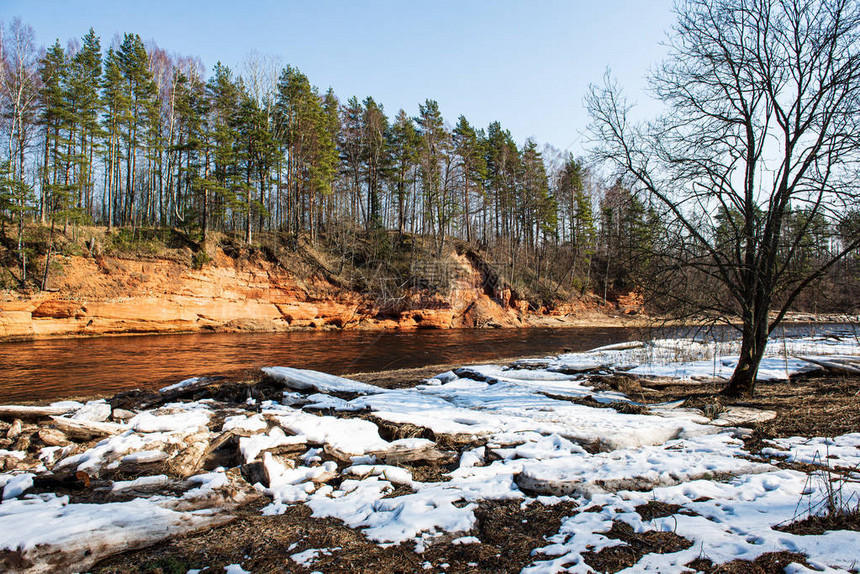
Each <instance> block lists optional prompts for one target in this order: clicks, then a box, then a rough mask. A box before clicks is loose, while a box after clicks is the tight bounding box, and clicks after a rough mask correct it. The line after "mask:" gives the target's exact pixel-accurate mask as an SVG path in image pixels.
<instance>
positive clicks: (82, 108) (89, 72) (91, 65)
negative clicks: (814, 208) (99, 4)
mask: <svg viewBox="0 0 860 574" xmlns="http://www.w3.org/2000/svg"><path fill="white" fill-rule="evenodd" d="M71 64H72V65H71V77H70V79H69V84H70V86H69V89H70V90H71V91H72V92H73V93H74V94H75V95H74V101H75V104H76V107H75V109H74V110H70V113H72V114H73V115H74V116H75V119H74V122H75V123H76V124H77V126H78V127H77V136H78V143H77V144H76V148H77V150H78V152H77V153H78V158H77V163H78V165H79V166H80V170H79V174H78V182H77V190H78V193H79V196H78V202H77V203H78V205H77V207H78V208H81V209H84V210H85V211H86V213H88V214H91V213H92V207H93V188H94V186H95V181H94V179H93V171H94V170H93V167H94V166H93V161H94V156H95V147H96V141H97V140H98V137H99V127H100V126H99V110H100V106H101V102H100V100H99V84H100V79H101V75H102V55H101V45H100V42H99V37H98V36H96V33H95V31H94V30H93V29H92V28H90V30H89V32H87V34H86V35H85V36H84V38H83V42H82V45H81V49H80V50H79V51H78V53H77V54H75V56H74V58H73V59H72V63H71Z"/></svg>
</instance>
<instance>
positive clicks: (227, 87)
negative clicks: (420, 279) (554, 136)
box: [0, 20, 857, 310]
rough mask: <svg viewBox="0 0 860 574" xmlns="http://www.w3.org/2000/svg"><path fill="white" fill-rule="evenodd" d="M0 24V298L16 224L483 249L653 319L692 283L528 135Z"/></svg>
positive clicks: (543, 286) (16, 248)
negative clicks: (634, 294) (646, 311)
mask: <svg viewBox="0 0 860 574" xmlns="http://www.w3.org/2000/svg"><path fill="white" fill-rule="evenodd" d="M0 28H2V41H0V50H2V52H0V60H2V68H3V69H2V83H0V110H2V130H3V135H4V137H3V140H2V142H0V146H2V151H3V152H4V153H3V154H2V158H3V162H2V165H0V214H2V216H3V218H2V219H3V223H2V225H3V227H2V236H3V238H4V246H5V248H6V250H7V252H8V254H9V255H10V256H11V257H13V259H14V263H15V267H16V269H17V271H16V272H15V274H14V282H17V283H18V284H19V285H26V282H27V278H28V273H29V276H30V277H31V283H32V284H35V285H39V284H40V282H39V281H38V279H33V278H32V277H33V275H34V274H33V272H32V268H33V267H34V266H33V265H31V266H30V269H31V270H30V271H28V259H33V253H32V252H31V251H32V250H28V237H27V233H28V229H32V228H33V225H34V224H35V225H36V226H39V225H41V226H43V227H50V228H51V230H52V231H51V234H52V235H51V236H53V230H54V228H55V227H63V228H65V227H66V226H67V225H70V224H71V225H76V224H98V225H103V226H106V227H107V228H108V229H109V230H110V229H113V228H124V229H127V228H132V229H135V228H144V227H148V228H152V227H160V228H167V227H172V228H178V229H181V230H183V231H184V232H186V233H188V234H189V236H193V237H198V238H200V239H201V240H203V241H205V238H206V235H207V233H210V234H211V233H212V232H229V233H232V234H235V235H237V236H240V237H242V238H243V239H244V241H245V242H246V243H249V244H250V243H253V242H254V241H255V239H256V238H257V237H258V236H259V234H270V233H273V232H277V233H285V234H289V235H292V236H302V237H306V238H308V239H309V241H310V242H311V243H314V244H316V243H322V244H324V245H325V246H328V247H331V248H333V249H336V250H337V251H339V252H340V253H341V254H352V255H353V256H354V255H355V249H354V246H355V244H356V243H357V242H359V241H362V242H369V243H370V244H371V245H373V246H374V249H373V252H374V253H376V254H377V255H378V256H380V257H384V256H385V253H386V252H387V250H390V249H391V248H392V246H393V245H395V244H397V241H398V238H400V239H401V240H402V238H403V237H404V236H406V235H411V236H422V237H424V238H425V239H427V241H422V242H420V243H419V242H413V243H412V245H417V244H420V245H421V246H422V249H425V250H427V251H432V252H433V253H435V254H436V255H441V254H442V252H443V249H444V247H445V246H446V242H450V241H451V240H452V239H453V240H458V241H461V242H464V243H465V244H467V245H470V246H472V247H474V248H477V249H481V250H483V251H484V252H485V254H486V256H487V258H488V260H490V261H493V262H496V263H497V264H498V265H497V267H498V269H497V271H498V272H499V274H500V275H501V276H503V278H504V279H505V280H506V281H507V282H508V283H510V284H513V285H515V286H516V285H517V284H519V285H526V286H528V287H529V288H530V290H531V291H532V293H533V294H535V295H536V296H537V297H536V300H537V304H541V303H546V304H549V303H550V302H551V301H552V300H553V299H556V298H559V297H561V296H570V295H572V294H577V293H578V294H580V295H581V294H585V293H586V292H590V291H594V292H595V293H597V294H598V295H600V296H601V297H602V298H603V299H612V298H613V297H614V296H615V295H617V294H618V293H621V292H624V291H628V290H630V289H633V288H635V287H636V286H637V285H644V284H645V283H646V282H647V280H648V278H652V279H656V280H652V281H651V282H650V286H651V287H652V291H653V293H655V294H656V295H657V298H656V299H655V300H654V303H655V305H657V307H658V308H659V307H660V305H663V306H667V305H670V304H671V305H676V304H677V302H678V301H679V300H684V299H685V297H684V294H685V293H691V292H696V293H701V292H703V291H704V292H707V291H708V289H710V287H709V286H708V285H707V282H705V284H704V285H703V283H702V278H703V275H701V274H699V275H695V274H693V276H692V277H691V276H689V275H684V274H677V273H675V274H673V275H672V277H684V278H685V280H684V281H681V282H679V281H667V280H666V279H665V276H666V275H665V270H666V269H667V268H668V269H671V262H670V264H669V265H667V264H666V259H665V257H664V256H665V255H666V254H667V253H679V252H680V251H679V250H678V248H677V245H678V241H682V240H683V238H680V239H679V236H678V234H677V230H676V229H673V228H672V226H671V225H667V222H668V221H669V220H670V218H668V217H667V216H666V213H665V206H661V205H660V203H659V202H653V201H652V200H653V198H652V197H651V196H649V195H648V194H640V193H637V192H634V191H635V188H636V185H635V183H636V182H635V181H634V182H633V184H631V183H630V182H629V181H626V180H624V179H621V178H616V177H614V176H613V177H612V178H611V179H602V178H600V177H597V176H596V175H595V172H594V170H592V169H591V168H590V167H589V166H588V165H586V164H585V163H584V162H583V161H582V160H580V159H577V158H574V157H572V156H571V155H570V154H565V153H564V152H562V151H560V150H557V149H554V148H552V147H551V146H539V145H538V143H537V142H535V141H534V140H532V139H529V140H526V141H525V142H524V143H522V144H518V143H517V142H516V141H514V138H513V137H512V135H511V134H510V132H509V131H508V130H506V129H504V128H503V126H502V125H501V124H500V123H499V122H493V123H491V124H490V125H489V126H487V127H486V128H483V127H476V126H473V125H472V124H471V123H470V122H469V121H468V119H467V118H465V117H464V116H462V115H461V116H459V117H458V118H457V120H456V121H455V122H453V123H451V122H448V121H446V120H445V118H443V117H442V114H441V112H440V108H439V105H438V103H437V102H436V101H434V100H432V99H427V100H426V101H425V102H423V103H420V104H419V105H418V106H417V114H416V115H410V114H409V113H407V112H406V111H405V110H402V109H401V110H398V112H397V113H395V114H393V115H390V114H388V113H387V112H386V110H385V108H384V106H383V105H382V103H380V102H377V101H376V100H375V99H374V98H373V97H370V96H368V97H365V98H363V99H359V98H358V97H351V98H349V99H346V100H345V101H344V100H341V99H340V98H339V97H338V96H337V95H336V94H335V93H334V91H333V90H332V89H328V90H320V89H319V88H318V87H316V86H314V85H313V84H312V83H311V81H310V80H309V79H308V77H307V76H306V75H305V74H303V73H302V72H301V71H300V70H298V69H297V68H295V67H293V66H289V65H287V66H284V67H281V66H279V65H278V64H277V62H276V60H275V59H273V58H269V57H264V56H260V55H250V56H249V57H248V58H247V59H246V61H245V62H244V63H243V64H242V65H241V66H240V69H239V70H231V69H230V68H229V67H227V66H225V65H223V64H221V63H218V64H216V65H215V66H214V68H213V69H212V70H211V73H209V74H208V76H207V75H206V74H205V73H204V70H203V66H202V64H201V63H200V61H199V59H197V58H195V57H190V56H181V55H176V54H171V53H168V52H167V51H166V50H164V49H162V48H160V47H158V46H157V45H156V44H155V43H153V42H149V43H145V42H144V41H142V40H141V38H140V37H139V36H138V35H136V34H131V33H127V34H124V35H123V36H121V37H117V38H115V39H114V40H113V41H112V42H111V44H110V45H109V46H107V48H106V49H105V47H104V46H103V45H102V41H101V39H100V38H99V36H98V35H96V33H95V32H94V31H93V30H92V29H91V30H89V32H87V33H86V34H85V35H84V36H83V37H82V38H81V39H80V40H77V39H73V40H70V41H69V42H68V43H67V44H66V45H65V46H64V45H63V44H61V43H60V41H59V40H57V41H55V42H54V43H53V44H52V45H50V46H49V47H47V48H43V47H40V46H38V45H37V43H36V40H35V33H34V31H33V30H32V29H31V28H30V27H29V26H27V25H26V24H24V23H22V22H20V21H19V20H13V21H12V22H11V23H9V24H7V25H3V26H2V27H0ZM621 175H623V174H621ZM640 187H641V186H640ZM789 212H790V213H789V215H788V217H787V224H786V226H785V232H784V235H785V237H786V240H785V241H784V242H783V243H784V244H785V246H784V249H785V250H789V249H790V250H791V258H790V259H791V261H790V264H791V265H792V266H799V267H798V268H800V267H804V266H805V267H809V266H814V265H815V264H816V262H818V261H821V260H826V259H827V257H828V254H829V253H830V251H832V249H833V248H834V242H835V241H836V242H838V239H839V237H840V236H842V235H844V233H845V228H844V227H841V228H840V227H838V226H835V225H831V223H830V222H829V221H827V220H825V219H824V218H822V217H813V218H810V217H808V209H807V208H805V207H803V206H798V207H797V208H796V209H789ZM737 219H738V218H737V213H736V210H732V209H731V208H730V207H726V208H725V209H723V210H722V211H720V212H719V213H717V215H716V216H715V219H714V221H715V222H716V224H715V225H714V226H712V228H711V229H709V230H708V233H709V237H710V236H713V237H714V238H715V240H717V241H716V242H717V243H719V241H718V240H719V238H720V237H722V236H726V237H729V236H730V235H731V234H732V232H733V230H735V229H736V228H737ZM810 221H811V222H812V223H814V225H813V224H812V223H810ZM798 227H802V236H803V240H802V241H797V242H796V241H794V239H793V238H794V236H795V233H794V231H796V228H798ZM721 234H722V235H721ZM50 242H51V240H49V241H48V243H49V244H50ZM726 249H729V246H728V243H726ZM50 253H51V247H50V245H49V247H48V249H47V257H46V258H45V261H44V269H45V273H47V269H48V267H49V259H50ZM362 257H363V258H365V259H366V258H367V256H366V254H363V255H362ZM856 266H857V259H856V258H855V257H853V256H852V257H847V258H844V259H842V260H841V261H840V262H839V264H838V265H836V266H833V267H830V268H828V273H827V274H826V276H825V277H823V278H820V279H819V282H822V281H823V282H824V284H825V285H826V287H827V288H826V289H824V291H825V292H831V293H836V296H834V297H833V299H832V303H831V304H830V305H828V304H826V303H824V304H821V299H820V298H816V297H813V298H811V299H809V300H807V301H804V300H803V299H801V300H799V301H798V304H800V305H801V306H803V305H804V303H806V304H807V306H809V304H811V303H812V302H815V303H816V304H821V306H820V307H819V309H820V310H827V309H828V308H839V307H844V306H845V304H846V303H845V302H846V301H851V300H852V298H853V295H854V294H855V293H856V290H854V288H853V282H846V280H845V278H846V277H853V276H855V275H856ZM11 267H12V266H11V265H9V264H8V262H7V269H9V268H11ZM705 279H706V277H705ZM42 283H44V282H42ZM665 287H671V291H670V290H667V289H665ZM837 287H838V289H837ZM661 288H663V289H661ZM715 295H720V294H719V293H716V292H715Z"/></svg>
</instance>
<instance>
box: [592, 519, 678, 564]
mask: <svg viewBox="0 0 860 574" xmlns="http://www.w3.org/2000/svg"><path fill="white" fill-rule="evenodd" d="M603 535H604V536H606V537H607V538H612V539H615V540H621V541H622V542H624V544H622V545H619V546H610V547H608V548H604V549H603V550H601V551H600V552H583V553H582V557H583V559H584V560H585V563H586V564H588V565H589V566H591V567H592V568H594V569H595V570H596V571H597V572H608V573H614V572H618V571H619V570H623V569H625V568H629V567H631V566H633V565H635V564H636V563H637V562H639V560H640V559H641V558H642V557H643V556H645V555H646V554H667V553H671V552H680V551H681V550H686V549H687V548H689V547H690V546H692V545H693V543H692V542H691V541H690V540H687V539H686V538H682V537H681V536H678V535H677V534H675V533H673V532H657V531H656V530H649V531H647V532H634V531H633V527H632V526H630V525H629V524H627V523H626V522H617V521H616V522H613V523H612V528H611V529H610V530H609V531H608V532H604V533H603Z"/></svg>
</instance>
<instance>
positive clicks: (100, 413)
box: [71, 400, 111, 423]
mask: <svg viewBox="0 0 860 574" xmlns="http://www.w3.org/2000/svg"><path fill="white" fill-rule="evenodd" d="M110 415H111V408H110V405H109V404H108V403H107V401H104V400H99V401H90V402H88V403H87V404H85V405H84V406H83V407H81V408H80V409H78V410H77V411H75V414H73V415H72V416H71V418H72V419H73V420H79V421H91V422H97V423H99V422H103V421H106V420H108V418H110Z"/></svg>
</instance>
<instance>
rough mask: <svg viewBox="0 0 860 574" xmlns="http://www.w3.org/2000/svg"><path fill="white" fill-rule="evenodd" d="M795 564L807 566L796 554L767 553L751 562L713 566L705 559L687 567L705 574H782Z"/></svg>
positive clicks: (800, 556) (736, 561) (802, 558)
mask: <svg viewBox="0 0 860 574" xmlns="http://www.w3.org/2000/svg"><path fill="white" fill-rule="evenodd" d="M793 562H796V563H797V564H802V565H804V566H808V564H807V563H806V557H805V556H804V555H803V554H798V553H796V552H786V551H783V552H768V553H766V554H762V555H761V556H759V557H758V558H756V559H755V560H753V561H749V560H732V561H731V562H726V563H725V564H714V563H713V562H711V561H710V560H709V559H707V558H698V559H696V560H693V561H692V562H690V563H689V564H687V566H689V567H690V568H694V569H696V570H697V571H699V572H704V573H705V574H782V573H783V572H785V568H786V566H788V565H789V564H791V563H793Z"/></svg>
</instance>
